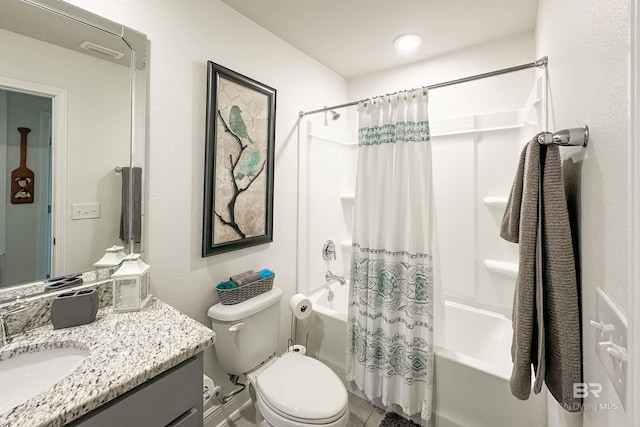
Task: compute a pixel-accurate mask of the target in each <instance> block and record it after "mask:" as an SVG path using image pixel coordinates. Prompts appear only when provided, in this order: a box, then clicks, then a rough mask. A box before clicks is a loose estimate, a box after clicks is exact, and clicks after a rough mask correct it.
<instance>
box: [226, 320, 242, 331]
mask: <svg viewBox="0 0 640 427" xmlns="http://www.w3.org/2000/svg"><path fill="white" fill-rule="evenodd" d="M243 326H244V322H240V323H236V324H235V325H232V326H229V332H238V331H239V330H240V329H242V327H243Z"/></svg>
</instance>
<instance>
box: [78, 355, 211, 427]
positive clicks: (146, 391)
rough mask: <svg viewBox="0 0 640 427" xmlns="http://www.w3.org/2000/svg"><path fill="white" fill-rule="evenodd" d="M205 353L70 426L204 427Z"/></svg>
mask: <svg viewBox="0 0 640 427" xmlns="http://www.w3.org/2000/svg"><path fill="white" fill-rule="evenodd" d="M202 364H203V362H202V353H200V354H198V355H196V356H194V357H192V358H190V359H188V360H186V361H184V362H182V363H181V364H179V365H177V366H175V367H173V368H171V369H169V370H168V371H166V372H164V373H162V374H160V375H158V376H156V377H154V378H152V379H150V380H149V381H147V382H146V383H144V384H141V385H139V386H138V387H136V388H134V389H133V390H130V391H128V392H127V393H125V394H123V395H122V396H119V397H117V398H116V399H114V400H112V401H111V402H108V403H106V404H105V405H103V406H101V407H99V408H97V409H96V410H94V411H93V412H90V413H88V414H86V415H85V416H83V417H82V418H79V419H77V420H75V421H72V422H71V423H69V424H68V426H82V427H113V426H118V427H128V426H131V427H162V426H171V427H202V367H203V366H202Z"/></svg>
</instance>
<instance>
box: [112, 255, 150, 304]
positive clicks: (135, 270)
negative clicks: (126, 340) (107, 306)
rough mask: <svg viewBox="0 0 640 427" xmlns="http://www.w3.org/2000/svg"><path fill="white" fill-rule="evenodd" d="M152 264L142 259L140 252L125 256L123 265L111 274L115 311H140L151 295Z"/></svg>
mask: <svg viewBox="0 0 640 427" xmlns="http://www.w3.org/2000/svg"><path fill="white" fill-rule="evenodd" d="M150 268H151V267H150V266H149V265H148V264H145V263H144V262H142V260H141V259H140V254H129V255H127V256H126V257H124V260H123V261H122V265H121V266H120V268H119V269H118V271H116V272H115V273H113V274H112V275H111V279H113V311H114V312H117V313H119V312H125V311H139V310H141V309H142V308H143V307H144V306H145V304H146V303H147V301H149V298H150V297H151V295H150V294H149V285H150V284H149V270H150Z"/></svg>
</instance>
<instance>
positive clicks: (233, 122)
mask: <svg viewBox="0 0 640 427" xmlns="http://www.w3.org/2000/svg"><path fill="white" fill-rule="evenodd" d="M229 128H230V129H231V131H232V132H233V133H235V134H236V135H238V136H239V137H240V138H246V139H248V140H249V142H250V143H252V144H255V143H254V142H253V140H252V139H251V137H250V136H249V134H248V133H247V125H246V124H245V122H244V120H243V119H242V111H241V110H240V107H238V106H237V105H233V106H232V107H231V111H230V112H229Z"/></svg>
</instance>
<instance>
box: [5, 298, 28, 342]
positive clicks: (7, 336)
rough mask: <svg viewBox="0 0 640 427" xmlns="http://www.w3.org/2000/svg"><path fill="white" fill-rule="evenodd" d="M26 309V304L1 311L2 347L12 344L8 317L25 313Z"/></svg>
mask: <svg viewBox="0 0 640 427" xmlns="http://www.w3.org/2000/svg"><path fill="white" fill-rule="evenodd" d="M26 308H27V306H26V305H24V304H17V305H14V306H12V307H11V308H9V309H8V310H2V309H0V340H1V341H0V347H2V346H5V345H7V344H9V343H10V342H11V334H10V333H9V326H8V325H7V316H9V315H11V314H16V313H19V312H21V311H24V310H25V309H26Z"/></svg>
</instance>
